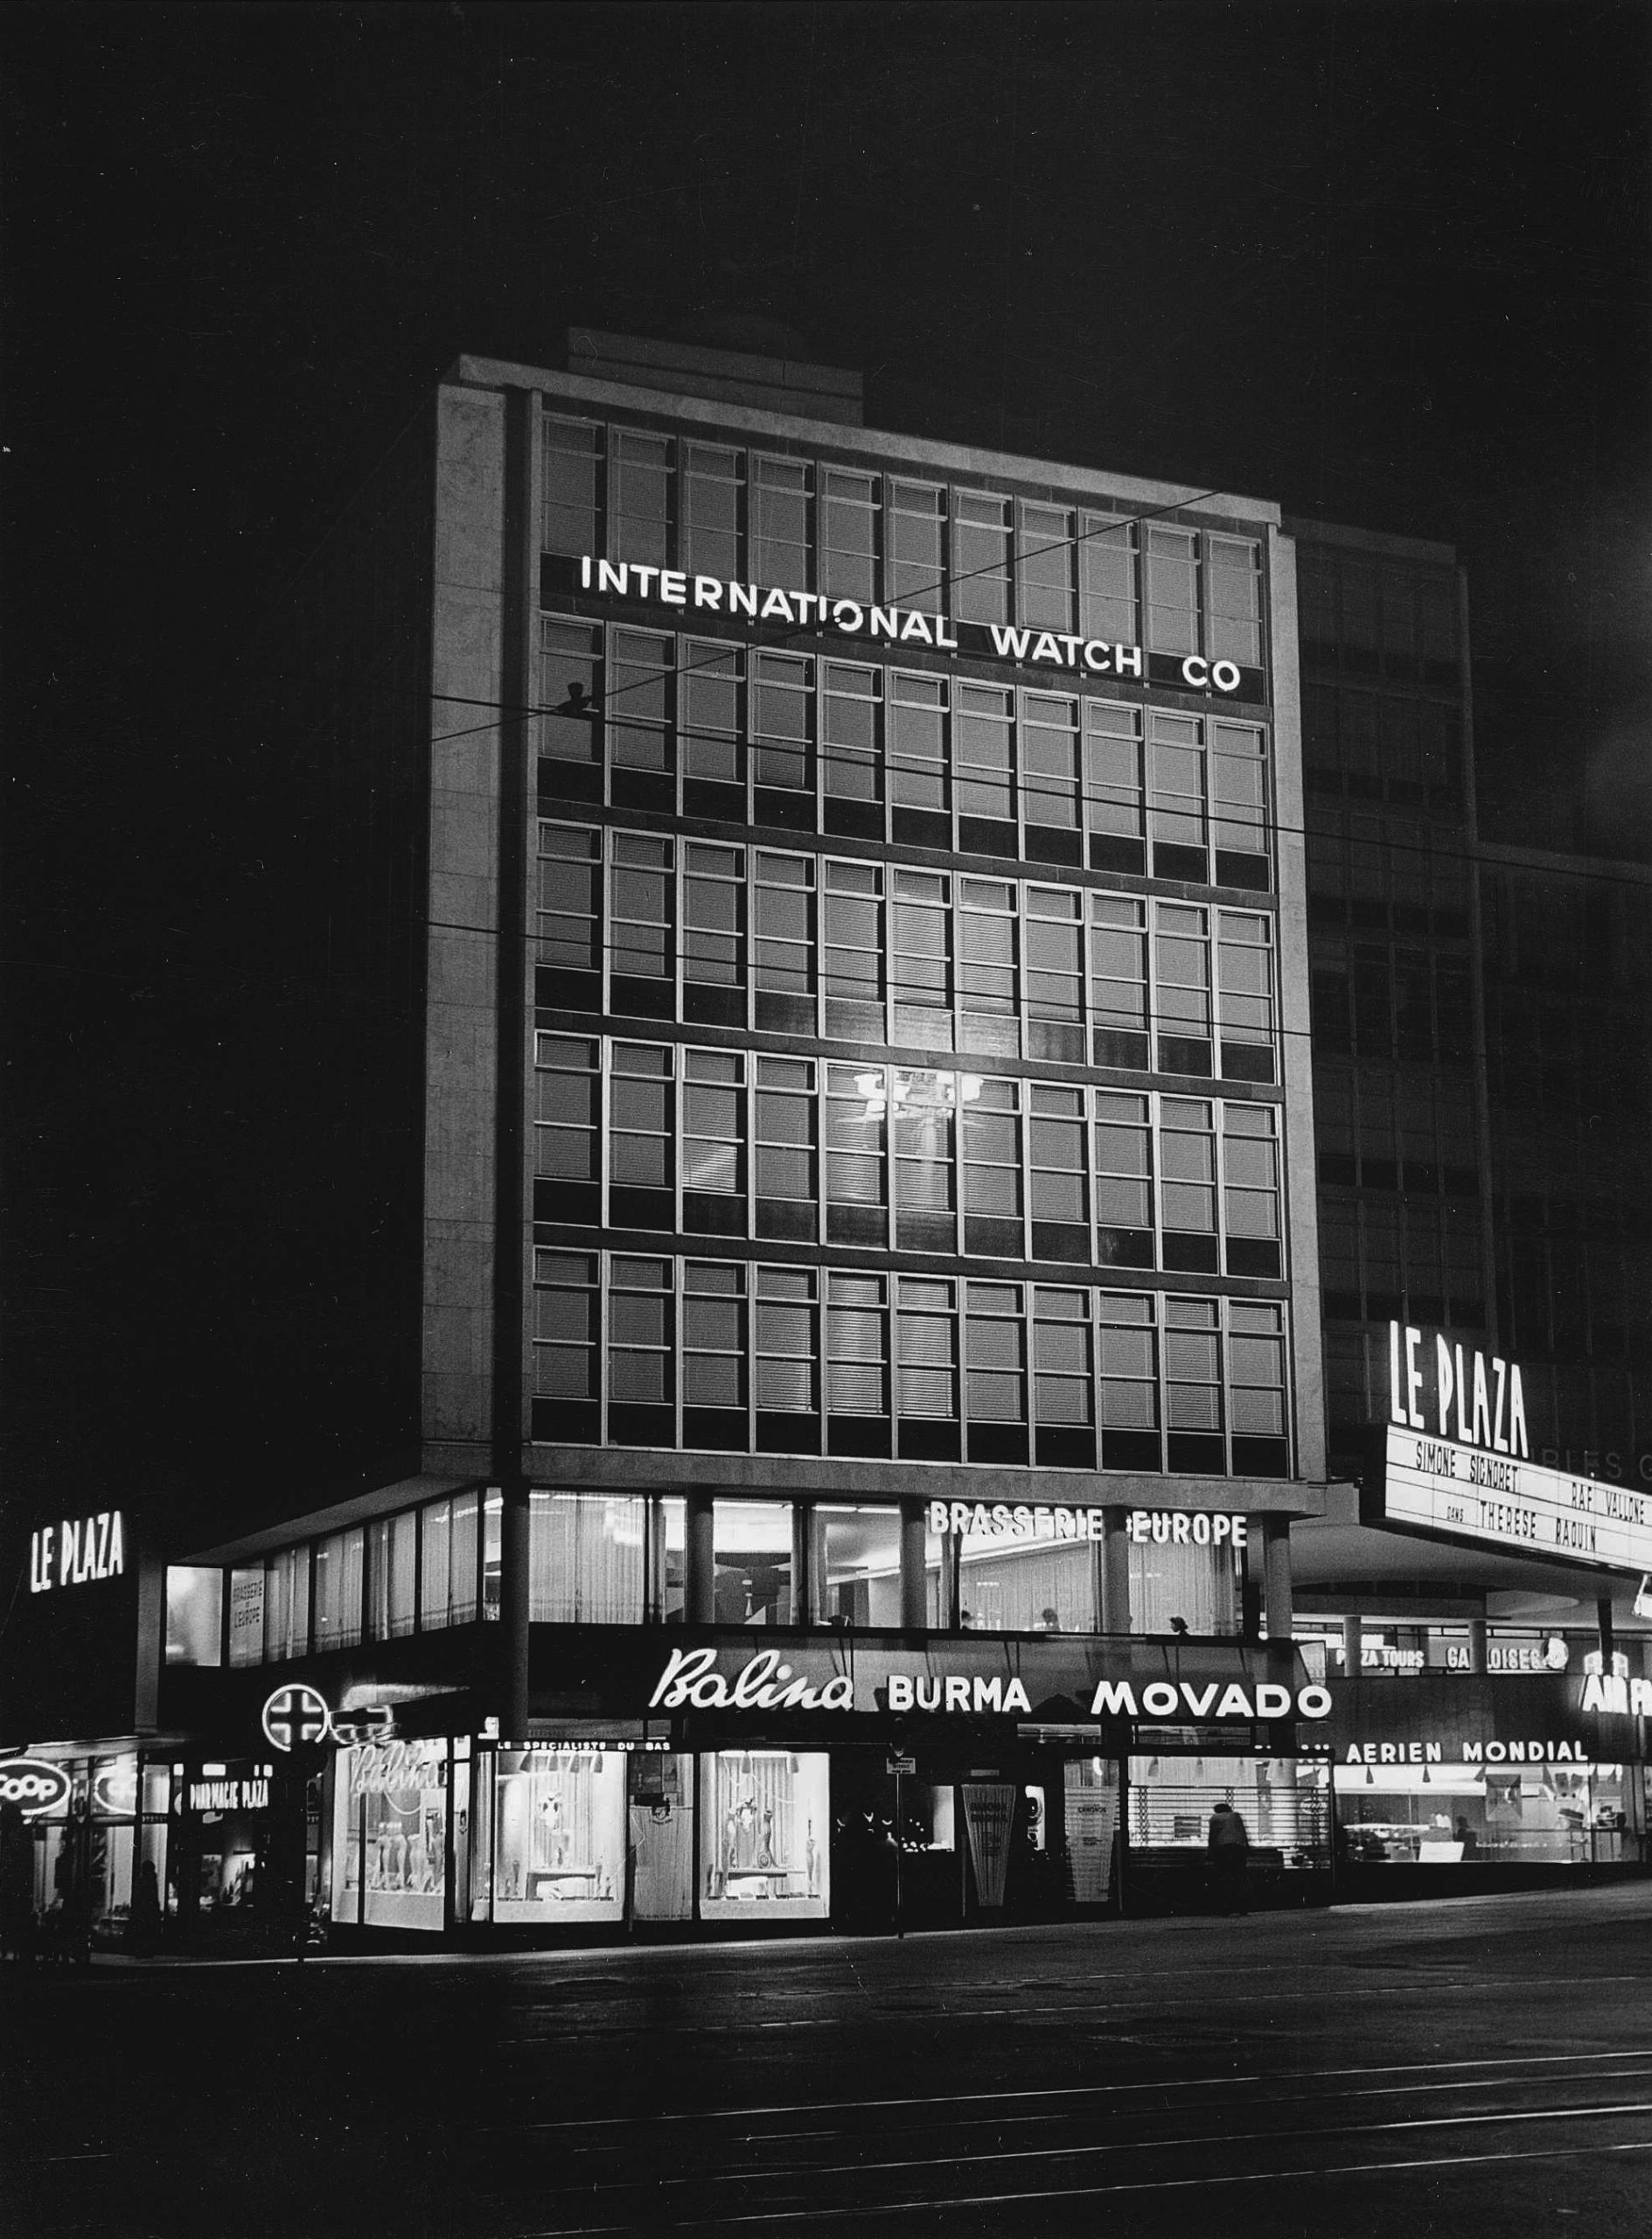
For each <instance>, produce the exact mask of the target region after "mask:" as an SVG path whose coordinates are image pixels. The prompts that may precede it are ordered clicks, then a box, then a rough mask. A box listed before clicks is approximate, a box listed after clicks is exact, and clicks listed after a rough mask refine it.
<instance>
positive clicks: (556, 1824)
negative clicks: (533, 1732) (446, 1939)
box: [493, 1747, 626, 1928]
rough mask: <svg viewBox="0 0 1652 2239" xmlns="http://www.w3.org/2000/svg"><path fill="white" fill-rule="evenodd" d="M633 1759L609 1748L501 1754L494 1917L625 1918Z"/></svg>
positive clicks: (549, 1922) (551, 1921) (552, 1920)
mask: <svg viewBox="0 0 1652 2239" xmlns="http://www.w3.org/2000/svg"><path fill="white" fill-rule="evenodd" d="M494 1794H495V1804H494V1828H495V1832H494V1839H493V1917H494V1919H495V1920H496V1921H510V1922H526V1923H531V1924H533V1925H534V1926H537V1927H545V1928H551V1927H556V1926H558V1925H561V1924H562V1923H567V1924H568V1925H572V1924H574V1923H575V1922H590V1921H612V1922H620V1921H623V1920H624V1915H625V1834H626V1824H625V1759H624V1756H621V1755H618V1754H615V1753H614V1752H611V1751H608V1750H601V1749H589V1750H588V1749H578V1748H571V1747H570V1748H557V1749H502V1750H500V1751H499V1753H498V1771H497V1774H496V1776H495V1789H494Z"/></svg>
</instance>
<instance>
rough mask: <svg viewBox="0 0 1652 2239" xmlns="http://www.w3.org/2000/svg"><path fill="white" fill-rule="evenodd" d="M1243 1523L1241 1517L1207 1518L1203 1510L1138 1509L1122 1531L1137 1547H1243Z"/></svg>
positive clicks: (1133, 1510)
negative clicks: (1124, 1530)
mask: <svg viewBox="0 0 1652 2239" xmlns="http://www.w3.org/2000/svg"><path fill="white" fill-rule="evenodd" d="M1244 1527H1245V1520H1244V1517H1242V1516H1207V1515H1205V1514H1204V1513H1203V1512H1202V1510H1194V1511H1189V1510H1186V1509H1163V1508H1137V1509H1132V1510H1131V1511H1130V1520H1129V1522H1128V1523H1127V1524H1126V1526H1125V1529H1126V1531H1127V1532H1128V1533H1129V1534H1130V1537H1131V1538H1133V1540H1134V1541H1135V1542H1136V1543H1137V1545H1139V1546H1143V1545H1147V1542H1148V1541H1149V1540H1151V1541H1152V1543H1153V1544H1154V1546H1156V1547H1162V1546H1165V1545H1173V1546H1177V1547H1186V1546H1189V1545H1191V1546H1195V1547H1243V1546H1244V1545H1245V1528H1244Z"/></svg>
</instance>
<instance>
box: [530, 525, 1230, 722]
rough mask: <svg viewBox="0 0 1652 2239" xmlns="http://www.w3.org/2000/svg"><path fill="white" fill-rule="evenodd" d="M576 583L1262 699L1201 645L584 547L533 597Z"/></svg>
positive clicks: (737, 617) (664, 601)
mask: <svg viewBox="0 0 1652 2239" xmlns="http://www.w3.org/2000/svg"><path fill="white" fill-rule="evenodd" d="M576 588H577V589H579V590H581V591H583V592H586V593H595V594H596V595H597V596H604V595H605V596H610V597H614V598H623V599H635V600H638V601H640V602H641V603H644V604H646V605H658V606H663V607H666V608H675V609H676V610H678V611H679V612H682V613H697V614H714V615H717V616H719V617H721V618H722V619H723V620H725V621H728V622H739V621H745V622H748V623H751V624H763V623H770V624H775V625H777V626H778V627H780V628H782V629H786V630H794V631H795V630H819V631H831V632H832V633H833V635H835V636H837V637H840V638H858V639H861V640H862V641H863V642H865V643H868V644H872V645H876V644H879V643H882V644H887V645H927V646H929V647H931V649H932V650H933V651H934V652H945V653H964V654H968V655H971V656H972V657H974V658H976V659H987V660H1000V661H1011V662H1014V664H1015V666H1017V667H1028V666H1033V667H1039V668H1054V669H1060V670H1063V671H1065V672H1066V673H1067V674H1069V675H1070V676H1072V677H1074V678H1079V677H1102V678H1106V679H1109V680H1115V681H1116V680H1124V681H1125V682H1126V683H1136V684H1144V683H1145V684H1161V685H1166V686H1168V687H1170V688H1171V689H1173V690H1175V691H1177V692H1203V693H1216V694H1221V695H1222V696H1223V697H1224V698H1237V699H1241V700H1260V699H1261V698H1262V697H1263V679H1262V675H1261V673H1260V671H1259V670H1257V669H1254V668H1242V667H1241V666H1240V665H1239V664H1238V663H1237V661H1230V660H1222V659H1216V660H1212V659H1207V658H1206V657H1205V656H1204V655H1202V654H1200V653H1154V652H1147V651H1146V650H1145V649H1144V648H1143V647H1142V646H1140V645H1124V644H1120V643H1119V642H1117V641H1115V640H1114V639H1112V638H1084V637H1080V636H1079V635H1077V633H1076V632H1075V631H1069V630H1034V629H1016V628H1014V627H1012V626H1010V625H1009V624H1005V623H1000V622H988V623H973V622H961V621H960V622H954V623H952V624H950V625H949V624H948V623H947V620H946V617H944V615H940V614H929V613H925V612H924V611H922V610H920V609H918V608H917V607H908V606H895V605H889V606H880V605H876V604H875V603H872V602H871V601H869V600H868V601H862V600H860V599H852V598H831V597H828V596H826V594H824V593H823V592H819V591H788V590H781V589H777V588H776V587H773V586H771V585H766V584H763V583H735V582H726V581H725V580H724V579H723V578H721V576H717V575H691V574H690V573H688V571H687V569H685V568H661V567H659V566H655V565H652V564H644V563H643V562H640V561H626V560H620V561H610V560H601V559H597V558H596V557H595V556H594V555H592V554H590V553H589V552H588V553H582V555H581V556H580V559H579V562H578V568H577V575H576V574H575V563H574V562H573V561H572V560H563V559H559V558H557V557H555V556H554V555H550V554H547V555H545V557H544V558H543V560H542V561H541V562H540V603H541V605H544V604H546V603H555V601H556V598H557V596H558V594H559V593H560V592H566V591H568V590H572V589H576Z"/></svg>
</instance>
